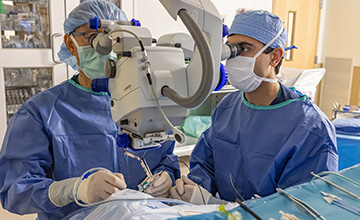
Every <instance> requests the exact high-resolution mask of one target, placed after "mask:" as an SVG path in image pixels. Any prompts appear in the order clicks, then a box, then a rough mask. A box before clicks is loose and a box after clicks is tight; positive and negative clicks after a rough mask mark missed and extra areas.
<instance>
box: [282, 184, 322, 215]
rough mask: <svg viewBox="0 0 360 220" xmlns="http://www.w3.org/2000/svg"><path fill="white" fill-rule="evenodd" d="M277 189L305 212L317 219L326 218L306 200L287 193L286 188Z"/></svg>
mask: <svg viewBox="0 0 360 220" xmlns="http://www.w3.org/2000/svg"><path fill="white" fill-rule="evenodd" d="M276 191H277V192H278V193H280V195H282V196H284V197H285V198H287V199H288V200H289V201H290V202H291V203H292V204H293V205H294V206H295V207H296V208H297V209H299V210H300V211H302V212H303V213H305V214H307V215H310V216H312V217H314V218H315V219H318V220H319V219H322V220H326V219H325V218H324V217H322V216H321V215H320V214H319V213H318V212H317V211H316V210H315V209H314V208H313V207H311V206H310V205H308V204H307V203H305V202H303V201H301V200H300V199H298V198H296V197H294V196H292V195H290V194H288V193H286V192H285V191H284V190H282V189H280V188H276Z"/></svg>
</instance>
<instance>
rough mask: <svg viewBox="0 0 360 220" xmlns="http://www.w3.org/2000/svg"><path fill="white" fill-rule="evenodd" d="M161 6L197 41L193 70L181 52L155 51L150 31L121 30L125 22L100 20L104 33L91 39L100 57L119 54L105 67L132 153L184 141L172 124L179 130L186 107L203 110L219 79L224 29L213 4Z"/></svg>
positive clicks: (186, 0) (181, 1) (179, 0)
mask: <svg viewBox="0 0 360 220" xmlns="http://www.w3.org/2000/svg"><path fill="white" fill-rule="evenodd" d="M160 2H161V3H162V4H163V6H164V7H165V8H166V9H167V11H168V12H169V14H170V15H171V16H172V17H173V18H174V19H175V20H176V19H177V16H178V15H179V17H180V18H181V19H182V21H183V23H184V24H185V26H186V27H187V28H188V30H189V32H190V34H191V36H192V38H193V39H194V41H195V44H196V48H195V51H194V55H193V57H192V60H191V63H190V64H189V65H187V64H186V63H185V57H184V53H183V50H182V49H181V48H178V47H169V46H152V37H151V34H150V31H149V30H148V29H147V28H145V27H137V26H129V25H123V24H124V23H126V22H119V21H109V20H100V21H99V22H98V23H99V26H100V27H101V28H103V32H102V33H100V34H98V35H96V36H94V37H92V40H91V45H92V47H93V48H94V49H95V50H96V51H97V52H98V53H100V54H108V53H110V52H111V51H113V52H114V53H116V54H117V57H118V59H117V60H115V61H111V60H110V61H108V62H107V63H106V65H105V74H106V75H107V77H108V78H109V80H108V91H109V93H110V95H111V114H112V118H113V120H114V121H115V122H116V123H117V124H118V126H119V127H121V128H122V130H123V132H125V133H126V134H128V135H129V137H130V139H129V140H130V145H131V147H132V148H134V149H144V148H149V147H156V146H159V145H160V144H161V143H163V142H164V141H166V140H169V139H175V140H177V141H178V142H180V143H181V142H183V141H184V138H185V136H184V134H182V132H181V131H179V130H178V129H176V128H174V127H173V125H181V124H182V123H183V121H184V119H185V117H186V116H187V108H196V107H197V106H199V105H201V103H202V102H203V101H204V100H205V99H206V98H207V96H208V95H210V93H211V92H212V91H213V90H214V89H215V88H216V87H217V86H218V85H219V80H221V75H220V71H219V70H220V61H221V59H222V50H223V47H224V45H223V42H222V27H223V26H222V19H221V17H220V15H219V13H218V11H217V10H216V8H215V6H214V5H213V4H212V3H211V2H210V0H160ZM152 88H153V90H154V91H152ZM154 96H156V97H154ZM157 102H158V104H157ZM161 109H162V110H163V113H165V115H166V117H167V118H166V117H164V115H163V113H162V110H161ZM167 119H168V120H167ZM169 121H170V122H169ZM172 124H173V125H172ZM171 130H173V134H169V133H168V131H171Z"/></svg>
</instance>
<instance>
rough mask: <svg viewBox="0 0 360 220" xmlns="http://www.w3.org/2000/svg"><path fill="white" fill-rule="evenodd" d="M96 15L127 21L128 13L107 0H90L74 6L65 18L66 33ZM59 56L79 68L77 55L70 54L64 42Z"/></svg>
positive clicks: (74, 67) (101, 17)
mask: <svg viewBox="0 0 360 220" xmlns="http://www.w3.org/2000/svg"><path fill="white" fill-rule="evenodd" d="M95 16H96V17H98V18H99V19H108V20H120V21H127V17H126V14H125V13H124V12H123V11H122V10H121V9H119V8H118V7H117V6H116V5H115V4H114V3H112V2H109V1H105V0H88V1H85V2H82V3H81V4H80V5H78V6H77V7H76V8H74V9H73V10H72V11H71V12H70V14H69V16H68V18H66V19H65V22H64V32H65V34H69V33H71V32H72V31H74V30H75V29H76V28H77V27H79V26H81V25H83V24H86V23H88V21H89V19H90V18H94V17H95ZM58 56H59V58H60V60H61V61H62V62H64V63H66V64H68V65H70V66H71V67H72V68H73V69H74V70H77V69H78V65H77V60H76V57H75V56H73V55H71V54H70V52H69V51H68V49H67V48H66V46H65V44H64V43H63V44H62V45H61V48H60V51H59V52H58Z"/></svg>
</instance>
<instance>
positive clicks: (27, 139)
mask: <svg viewBox="0 0 360 220" xmlns="http://www.w3.org/2000/svg"><path fill="white" fill-rule="evenodd" d="M74 80H76V77H73V79H70V80H69V81H66V82H63V83H62V84H60V85H58V86H55V87H53V88H50V89H48V90H46V91H44V92H41V93H40V94H38V95H36V96H34V97H33V98H31V99H29V100H28V101H27V102H26V103H25V104H24V105H23V106H22V107H21V108H20V109H19V111H18V112H17V113H16V114H15V115H14V116H13V117H12V118H11V120H10V123H9V125H8V129H7V132H6V135H5V138H4V142H3V145H2V149H1V153H0V196H1V203H2V205H3V207H4V208H5V209H7V210H9V211H10V212H13V213H18V214H27V213H38V216H39V218H40V219H61V218H64V217H65V216H67V215H68V214H69V213H71V212H76V211H82V210H81V209H82V208H80V207H79V206H77V205H76V204H75V203H74V202H73V203H70V204H69V205H67V206H64V207H61V208H59V207H56V206H55V205H54V204H53V203H52V202H51V201H50V200H49V198H48V189H49V186H50V185H51V184H52V183H53V182H54V181H59V180H63V179H67V178H71V177H79V176H81V175H82V174H83V173H84V172H85V171H87V170H88V169H90V168H93V167H104V168H107V169H109V170H111V171H113V172H118V173H122V174H123V175H124V177H125V181H126V183H127V186H128V188H131V189H137V185H138V184H139V183H140V182H141V181H142V180H143V179H144V178H145V172H144V170H143V169H142V168H141V166H140V163H139V161H138V160H135V159H133V158H131V157H128V156H126V155H125V154H124V150H123V149H122V148H119V147H117V146H116V141H115V138H116V134H117V131H118V127H117V126H116V124H115V123H114V122H113V121H112V118H111V111H110V97H109V96H108V95H105V94H100V93H92V92H91V91H90V90H89V89H86V88H85V87H82V86H80V85H79V84H77V83H76V82H75V81H74ZM173 148H174V142H172V141H169V142H165V143H164V144H163V145H162V147H161V148H158V149H155V150H149V151H146V152H144V151H139V152H135V154H137V155H139V156H143V155H145V156H144V157H145V159H146V161H147V163H148V164H149V166H150V168H151V169H152V171H153V173H157V172H160V171H162V170H165V171H167V172H168V173H169V174H170V176H171V178H172V179H174V178H178V177H179V167H178V163H177V160H178V158H177V156H175V155H172V152H173Z"/></svg>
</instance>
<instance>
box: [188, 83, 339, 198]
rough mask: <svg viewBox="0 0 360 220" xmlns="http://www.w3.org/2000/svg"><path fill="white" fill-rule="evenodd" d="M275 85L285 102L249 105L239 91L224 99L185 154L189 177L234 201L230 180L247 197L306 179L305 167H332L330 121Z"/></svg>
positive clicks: (305, 101)
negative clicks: (187, 158) (194, 144)
mask: <svg viewBox="0 0 360 220" xmlns="http://www.w3.org/2000/svg"><path fill="white" fill-rule="evenodd" d="M280 85H281V84H280ZM280 88H281V92H282V96H283V97H286V98H285V100H283V101H282V102H279V103H278V102H275V101H274V102H273V103H272V105H270V106H256V105H253V104H251V103H249V102H247V101H246V99H245V96H244V93H242V92H239V91H238V92H234V93H231V94H229V95H227V96H226V97H224V99H223V100H222V101H221V102H220V103H219V105H218V106H217V108H216V109H215V110H214V112H213V114H212V126H211V127H210V128H209V129H208V130H206V131H205V132H204V133H203V134H202V135H201V137H200V138H199V140H198V142H197V144H196V146H195V148H194V150H193V152H192V154H191V157H190V168H191V173H190V174H189V175H188V176H189V178H190V179H192V180H195V181H196V182H197V183H199V184H201V185H202V186H203V187H204V188H205V189H207V190H208V191H209V192H211V193H212V194H213V195H216V194H217V193H218V194H219V196H220V198H221V199H224V200H228V201H234V200H235V198H239V197H240V196H238V195H237V193H236V191H235V190H234V188H233V187H232V183H233V185H234V186H235V188H236V190H237V191H238V192H239V194H241V196H242V197H244V199H250V198H251V197H252V196H253V195H254V194H257V195H260V196H267V195H270V194H272V193H274V192H275V188H277V187H280V188H286V187H289V186H292V185H296V184H300V183H303V182H306V181H309V180H310V179H311V177H312V176H311V174H310V172H311V171H314V172H315V173H318V172H321V171H327V170H329V171H337V169H338V155H337V148H336V137H335V129H334V127H333V126H332V124H331V122H330V121H329V120H328V119H327V118H326V116H325V115H324V113H323V112H322V111H321V110H320V109H319V108H318V107H317V106H316V104H315V103H314V102H313V100H311V99H310V98H308V97H307V96H304V95H299V94H297V93H296V92H294V91H292V90H290V89H289V88H286V87H285V86H283V85H281V86H280ZM230 176H231V177H230ZM230 181H232V183H231V182H230Z"/></svg>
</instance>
